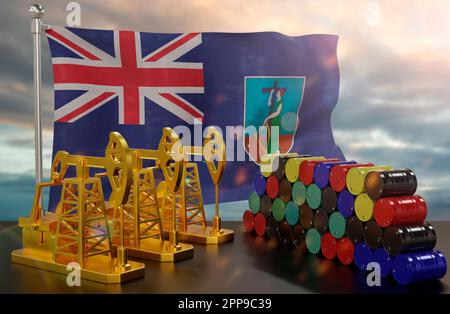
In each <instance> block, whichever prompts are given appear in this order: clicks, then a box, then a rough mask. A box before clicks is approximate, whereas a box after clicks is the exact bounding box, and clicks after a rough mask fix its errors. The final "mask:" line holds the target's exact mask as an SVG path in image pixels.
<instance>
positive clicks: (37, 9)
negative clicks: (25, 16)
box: [28, 3, 45, 19]
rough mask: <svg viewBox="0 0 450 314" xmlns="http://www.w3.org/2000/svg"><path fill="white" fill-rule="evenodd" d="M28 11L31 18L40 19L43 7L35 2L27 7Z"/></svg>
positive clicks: (43, 11)
mask: <svg viewBox="0 0 450 314" xmlns="http://www.w3.org/2000/svg"><path fill="white" fill-rule="evenodd" d="M28 13H30V15H31V18H33V19H41V18H42V17H43V16H44V13H45V9H44V7H43V6H42V5H40V4H39V3H35V4H32V5H31V7H30V8H29V9H28Z"/></svg>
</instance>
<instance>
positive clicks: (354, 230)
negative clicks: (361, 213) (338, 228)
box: [345, 216, 364, 243]
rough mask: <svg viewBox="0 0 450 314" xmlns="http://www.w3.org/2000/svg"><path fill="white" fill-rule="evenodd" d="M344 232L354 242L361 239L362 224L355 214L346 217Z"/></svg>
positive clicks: (362, 232)
mask: <svg viewBox="0 0 450 314" xmlns="http://www.w3.org/2000/svg"><path fill="white" fill-rule="evenodd" d="M345 234H346V235H347V237H348V238H349V239H350V240H352V241H353V242H354V243H358V242H362V241H363V234H364V225H363V223H362V222H361V220H359V219H358V217H356V216H351V217H349V218H348V219H347V224H346V225H345Z"/></svg>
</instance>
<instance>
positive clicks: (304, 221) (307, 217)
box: [300, 204, 314, 230]
mask: <svg viewBox="0 0 450 314" xmlns="http://www.w3.org/2000/svg"><path fill="white" fill-rule="evenodd" d="M313 221H314V212H313V210H312V209H311V207H309V206H308V205H307V204H303V205H302V206H300V224H301V225H302V227H303V229H305V230H308V229H309V228H311V227H312V225H313Z"/></svg>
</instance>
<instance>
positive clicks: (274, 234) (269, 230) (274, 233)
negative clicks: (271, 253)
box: [266, 215, 278, 239]
mask: <svg viewBox="0 0 450 314" xmlns="http://www.w3.org/2000/svg"><path fill="white" fill-rule="evenodd" d="M266 236H267V237H268V238H269V239H278V222H277V221H276V220H275V218H273V216H272V215H271V216H269V217H267V220H266Z"/></svg>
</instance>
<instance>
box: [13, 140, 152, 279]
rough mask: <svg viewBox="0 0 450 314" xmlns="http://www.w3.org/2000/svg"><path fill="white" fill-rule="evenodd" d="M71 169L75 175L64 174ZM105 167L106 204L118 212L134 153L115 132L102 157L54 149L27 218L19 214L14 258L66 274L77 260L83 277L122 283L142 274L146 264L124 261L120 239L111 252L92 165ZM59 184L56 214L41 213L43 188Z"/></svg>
mask: <svg viewBox="0 0 450 314" xmlns="http://www.w3.org/2000/svg"><path fill="white" fill-rule="evenodd" d="M69 167H74V168H75V176H74V177H66V172H67V170H68V169H69ZM94 168H95V169H99V168H100V169H106V176H107V177H108V181H109V183H110V185H111V190H112V191H111V194H110V197H109V206H110V207H112V208H117V209H118V210H120V209H121V208H122V207H123V205H124V204H125V203H126V202H127V199H128V196H129V193H130V187H131V183H132V153H131V151H130V149H129V147H128V144H127V142H126V141H125V139H124V138H123V137H122V135H120V134H119V133H117V132H111V133H110V134H109V142H108V144H107V147H106V149H105V156H104V157H93V156H82V155H70V154H69V153H68V152H66V151H59V152H57V153H56V155H55V158H54V160H53V163H52V169H51V178H50V181H49V182H43V183H38V184H36V189H35V196H34V203H33V207H32V209H31V212H30V216H29V217H20V218H19V227H21V228H22V244H23V248H22V249H19V250H15V251H13V252H12V253H11V260H12V262H15V263H19V264H25V265H28V266H32V267H36V268H40V269H44V270H49V271H53V272H58V273H63V274H67V273H68V271H67V269H66V268H67V265H68V264H69V263H71V262H76V263H78V265H79V266H80V270H81V272H80V275H81V278H82V279H88V280H93V281H98V282H102V283H121V282H124V281H127V280H131V279H134V278H138V277H142V276H144V274H145V265H144V264H142V263H137V262H133V261H129V262H128V261H127V254H126V250H125V248H124V247H123V241H122V242H121V244H120V245H119V246H118V249H117V250H116V251H114V250H113V249H112V244H111V233H110V231H109V225H108V221H107V215H106V205H105V199H104V194H103V188H102V183H101V179H100V178H99V177H96V176H91V174H90V172H91V170H92V169H94ZM51 186H61V198H60V201H59V203H58V205H57V208H56V212H55V213H52V212H44V211H43V209H42V207H41V205H40V204H41V197H42V190H43V188H46V187H51Z"/></svg>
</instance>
